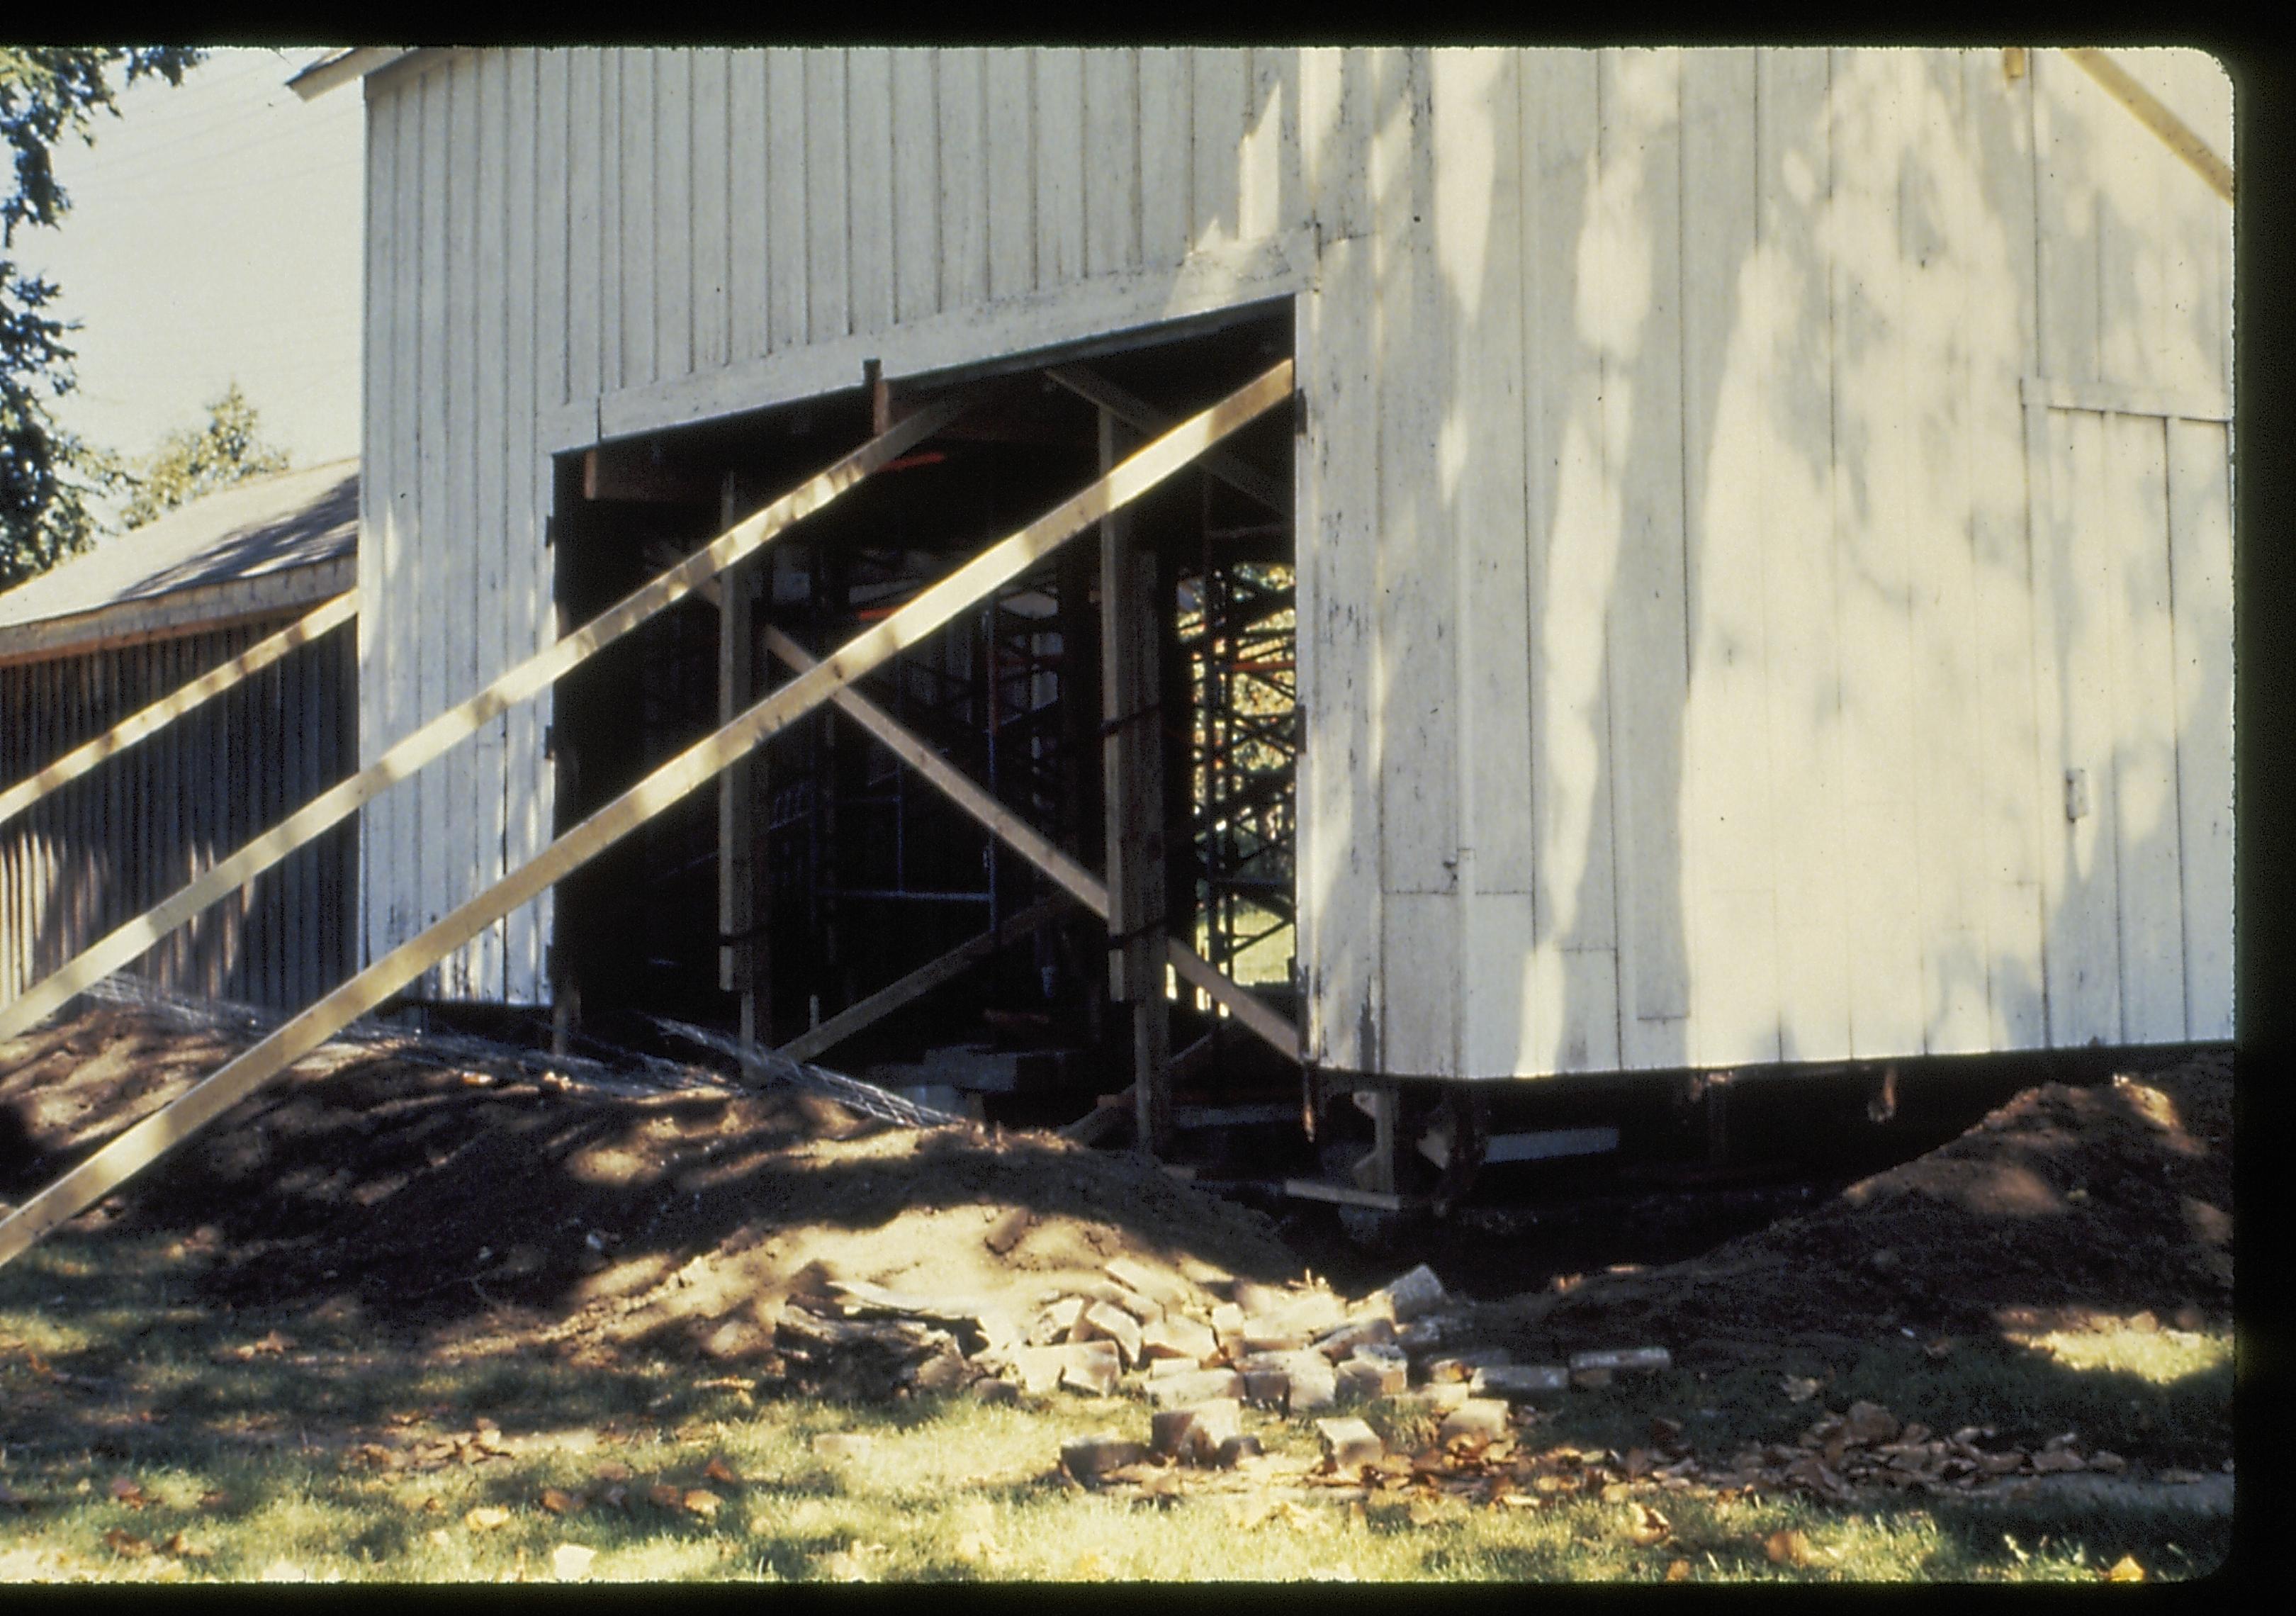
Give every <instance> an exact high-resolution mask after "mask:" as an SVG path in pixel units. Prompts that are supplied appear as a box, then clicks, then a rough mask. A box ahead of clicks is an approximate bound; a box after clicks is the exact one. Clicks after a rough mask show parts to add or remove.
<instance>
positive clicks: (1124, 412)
mask: <svg viewBox="0 0 2296 1616" xmlns="http://www.w3.org/2000/svg"><path fill="white" fill-rule="evenodd" d="M1045 374H1046V375H1047V376H1050V377H1051V378H1052V379H1053V380H1054V381H1057V382H1059V383H1060V384H1061V385H1062V387H1064V388H1066V389H1068V390H1069V391H1070V392H1072V393H1074V394H1075V395H1076V396H1077V397H1078V398H1082V399H1083V400H1085V402H1087V404H1092V405H1096V406H1099V407H1100V408H1102V409H1103V410H1106V411H1107V412H1108V413H1109V414H1111V415H1113V416H1115V417H1116V418H1117V419H1118V420H1119V421H1121V422H1124V423H1125V424H1126V425H1127V426H1132V427H1136V428H1138V429H1139V430H1140V431H1144V432H1160V431H1166V430H1168V429H1169V427H1170V426H1171V424H1172V418H1171V416H1170V415H1169V414H1166V413H1165V412H1164V411H1162V410H1160V409H1158V408H1157V407H1156V406H1154V405H1152V404H1151V403H1149V402H1148V401H1147V400H1146V399H1145V398H1141V397H1140V396H1139V395H1137V394H1136V393H1132V392H1128V391H1127V390H1125V389H1123V388H1121V387H1119V386H1118V385H1117V384H1116V383H1115V382H1113V381H1110V380H1109V379H1108V378H1107V377H1105V376H1103V375H1101V374H1100V373H1098V372H1096V371H1091V370H1087V369H1086V368H1085V367H1084V366H1083V365H1054V366H1053V367H1052V368H1051V369H1049V370H1047V371H1046V373H1045ZM1204 470H1205V471H1207V472H1210V473H1211V474H1212V475H1213V476H1215V477H1217V478H1218V479H1219V480H1221V481H1222V482H1224V483H1226V484H1227V485H1228V486H1229V487H1230V488H1234V489H1235V490H1236V491H1237V492H1238V493H1240V494H1242V495H1244V496H1246V497H1248V498H1251V499H1254V500H1257V501H1258V502H1259V504H1263V505H1266V506H1267V508H1268V509H1269V510H1271V511H1273V512H1275V513H1276V514H1278V515H1279V516H1289V515H1291V514H1292V490H1291V488H1289V487H1287V486H1286V485H1285V484H1284V482H1283V480H1282V479H1281V478H1277V477H1270V476H1269V475H1268V474H1267V472H1263V471H1261V470H1260V469H1259V467H1258V466H1256V465H1253V464H1252V463H1251V462H1250V461H1248V460H1245V459H1242V457H1240V456H1239V455H1234V454H1233V453H1231V452H1230V451H1228V450H1226V449H1220V450H1218V451H1215V452H1214V453H1212V454H1210V455H1205V456H1204Z"/></svg>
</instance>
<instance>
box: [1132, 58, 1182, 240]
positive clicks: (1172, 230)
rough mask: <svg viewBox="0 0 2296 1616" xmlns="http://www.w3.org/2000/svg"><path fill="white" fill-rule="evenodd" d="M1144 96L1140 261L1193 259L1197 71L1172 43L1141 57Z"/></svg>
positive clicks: (1140, 136) (1140, 147)
mask: <svg viewBox="0 0 2296 1616" xmlns="http://www.w3.org/2000/svg"><path fill="white" fill-rule="evenodd" d="M1137 58H1138V73H1139V95H1140V125H1139V131H1138V134H1137V135H1136V137H1135V138H1136V141H1137V142H1138V150H1139V176H1140V261H1141V262H1142V263H1144V264H1148V265H1157V264H1177V263H1178V262H1179V261H1180V260H1181V259H1182V258H1185V257H1187V255H1188V242H1189V217H1190V216H1189V203H1188V190H1189V185H1190V184H1191V176H1192V173H1193V167H1194V163H1195V138H1194V137H1195V129H1194V117H1193V111H1191V108H1192V104H1193V83H1192V81H1193V67H1192V64H1191V62H1190V59H1189V53H1187V52H1186V51H1185V50H1184V49H1177V48H1175V47H1173V46H1170V45H1151V46H1147V47H1144V48H1143V49H1142V50H1141V51H1139V52H1138V53H1137Z"/></svg>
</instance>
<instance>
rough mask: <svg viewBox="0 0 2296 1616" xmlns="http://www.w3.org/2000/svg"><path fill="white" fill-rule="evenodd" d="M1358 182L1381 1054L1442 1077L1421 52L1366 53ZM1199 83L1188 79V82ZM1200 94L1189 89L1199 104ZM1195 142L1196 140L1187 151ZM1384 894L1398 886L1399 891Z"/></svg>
mask: <svg viewBox="0 0 2296 1616" xmlns="http://www.w3.org/2000/svg"><path fill="white" fill-rule="evenodd" d="M1374 86H1375V87H1374V94H1373V105H1374V109H1375V114H1374V115H1375V116H1376V117H1377V119H1378V120H1379V121H1378V128H1377V131H1376V133H1375V134H1374V136H1373V145H1372V152H1371V186H1372V195H1373V198H1374V202H1373V205H1374V208H1375V209H1377V210H1378V220H1379V226H1380V229H1379V234H1377V235H1375V236H1374V238H1373V242H1372V249H1373V252H1372V262H1373V275H1374V282H1375V283H1376V285H1377V286H1378V288H1379V304H1378V308H1377V309H1376V313H1375V331H1376V333H1377V334H1376V338H1375V341H1376V349H1375V354H1376V361H1375V362H1376V365H1377V372H1376V373H1377V376H1378V390H1379V395H1380V407H1379V431H1378V436H1377V439H1376V442H1377V446H1378V455H1379V517H1378V532H1379V551H1378V586H1379V587H1378V594H1377V595H1376V597H1375V598H1376V599H1377V602H1378V611H1379V617H1378V635H1379V641H1378V647H1379V648H1378V652H1377V656H1376V660H1375V662H1374V669H1375V675H1374V692H1375V695H1374V711H1375V714H1376V718H1375V720H1374V721H1375V722H1376V723H1377V724H1378V725H1379V726H1381V728H1382V731H1383V735H1384V739H1383V742H1382V748H1381V757H1380V826H1381V839H1380V841H1381V866H1382V867H1381V880H1380V885H1381V888H1382V891H1383V892H1384V893H1385V894H1386V895H1387V896H1386V897H1385V898H1383V899H1382V915H1383V917H1384V933H1383V936H1382V962H1381V971H1382V979H1383V986H1382V991H1381V1000H1382V1006H1383V1010H1382V1014H1383V1021H1382V1027H1381V1040H1382V1042H1381V1062H1382V1067H1383V1068H1384V1070H1388V1071H1391V1072H1409V1073H1412V1074H1415V1075H1422V1076H1434V1075H1450V1074H1452V1073H1454V1072H1455V1071H1456V1061H1457V1058H1458V1019H1457V1005H1458V991H1457V990H1458V981H1459V979H1458V974H1457V972H1456V964H1457V953H1458V947H1459V939H1458V930H1457V928H1458V923H1459V916H1458V904H1457V902H1456V892H1457V888H1458V864H1459V845H1458V833H1459V808H1458V800H1459V790H1460V783H1459V774H1460V763H1461V759H1460V754H1459V744H1458V677H1459V676H1458V664H1457V657H1458V649H1459V648H1458V622H1457V595H1456V582H1455V580H1454V574H1453V566H1454V564H1455V562H1456V546H1454V545H1453V544H1452V543H1451V542H1450V534H1449V532H1448V531H1447V526H1446V521H1445V516H1446V513H1445V512H1444V509H1443V499H1442V492H1441V485H1440V476H1441V468H1440V464H1439V458H1438V441H1439V433H1440V431H1441V427H1442V420H1443V406H1444V397H1443V393H1444V381H1445V373H1446V372H1447V368H1448V367H1447V365H1446V363H1445V361H1446V359H1447V342H1448V340H1449V337H1448V325H1447V320H1448V311H1447V310H1446V309H1445V308H1443V306H1442V302H1441V288H1440V286H1439V283H1438V281H1437V279H1436V270H1435V263H1434V255H1433V253H1432V252H1431V250H1430V243H1429V242H1428V238H1427V234H1426V232H1425V231H1424V230H1423V229H1422V228H1417V227H1415V226H1418V225H1419V224H1420V223H1421V222H1422V221H1423V220H1425V219H1426V218H1427V217H1428V216H1429V213H1430V211H1431V205H1432V188H1433V175H1432V172H1431V157H1432V153H1431V150H1430V147H1429V144H1428V143H1427V142H1426V141H1425V139H1424V138H1423V135H1422V134H1421V132H1422V131H1423V130H1424V129H1426V127H1428V122H1429V118H1430V111H1429V104H1428V103H1429V96H1430V94H1431V84H1430V81H1429V78H1428V62H1427V58H1426V55H1425V53H1420V52H1403V51H1396V52H1382V53H1381V54H1380V56H1379V57H1378V58H1377V59H1376V62H1375V65H1374ZM1203 87H1204V86H1203V83H1202V81H1201V80H1200V81H1199V84H1198V89H1199V93H1200V96H1201V91H1202V89H1203ZM1203 105H1204V103H1203V102H1202V101H1201V99H1200V100H1199V103H1198V106H1199V109H1200V111H1201V108H1202V106H1203ZM1200 149H1201V148H1200ZM1398 895H1408V898H1415V899H1418V900H1420V901H1408V900H1407V898H1405V897H1401V896H1398Z"/></svg>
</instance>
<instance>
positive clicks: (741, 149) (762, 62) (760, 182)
mask: <svg viewBox="0 0 2296 1616" xmlns="http://www.w3.org/2000/svg"><path fill="white" fill-rule="evenodd" d="M766 60H767V58H766V53H765V52H763V51H761V50H741V51H735V52H734V53H732V59H731V61H730V62H729V63H728V65H727V68H726V233H727V235H728V237H729V239H730V242H731V245H730V248H729V250H728V253H727V261H726V289H727V299H728V308H727V319H728V322H729V332H730V334H729V336H728V338H727V342H726V359H727V361H728V362H732V361H734V360H740V359H754V358H756V357H758V356H759V355H761V354H763V353H765V352H766V351H767V346H768V343H767V317H766V250H767V249H766V212H767V192H766V141H767V126H766Z"/></svg>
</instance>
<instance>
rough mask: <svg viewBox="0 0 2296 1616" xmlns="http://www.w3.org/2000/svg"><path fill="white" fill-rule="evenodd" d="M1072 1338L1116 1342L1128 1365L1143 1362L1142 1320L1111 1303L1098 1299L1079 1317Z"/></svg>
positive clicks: (1075, 1339)
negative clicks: (1141, 1345)
mask: <svg viewBox="0 0 2296 1616" xmlns="http://www.w3.org/2000/svg"><path fill="white" fill-rule="evenodd" d="M1069 1340H1070V1341H1113V1342H1115V1343H1116V1348H1117V1350H1118V1351H1119V1352H1121V1353H1122V1354H1123V1355H1124V1362H1125V1363H1126V1364H1127V1365H1131V1364H1136V1363H1138V1362H1139V1361H1140V1321H1139V1320H1138V1319H1136V1318H1135V1317H1132V1315H1131V1314H1129V1313H1128V1312H1126V1311H1125V1310H1124V1309H1123V1308H1119V1307H1117V1306H1115V1305H1114V1304H1112V1303H1110V1302H1104V1301H1096V1302H1095V1303H1093V1304H1092V1305H1091V1306H1090V1307H1088V1308H1086V1309H1085V1310H1084V1312H1083V1313H1082V1314H1081V1315H1079V1316H1078V1318H1077V1322H1076V1328H1075V1329H1073V1330H1071V1331H1070V1333H1069Z"/></svg>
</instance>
